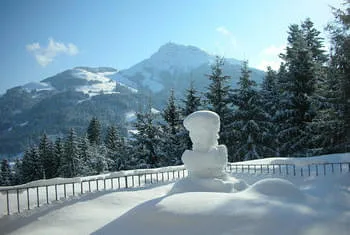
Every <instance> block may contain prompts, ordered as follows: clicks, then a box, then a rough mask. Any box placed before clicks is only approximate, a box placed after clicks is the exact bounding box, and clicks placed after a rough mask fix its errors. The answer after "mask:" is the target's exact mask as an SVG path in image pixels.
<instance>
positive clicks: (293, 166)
mask: <svg viewBox="0 0 350 235" xmlns="http://www.w3.org/2000/svg"><path fill="white" fill-rule="evenodd" d="M293 173H294V176H296V175H297V174H296V172H295V165H293Z"/></svg>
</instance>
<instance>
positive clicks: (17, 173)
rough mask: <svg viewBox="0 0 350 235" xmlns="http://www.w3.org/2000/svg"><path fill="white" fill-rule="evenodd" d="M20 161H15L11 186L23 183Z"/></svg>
mask: <svg viewBox="0 0 350 235" xmlns="http://www.w3.org/2000/svg"><path fill="white" fill-rule="evenodd" d="M22 171H23V170H22V160H20V159H16V161H15V166H14V169H13V172H14V174H13V181H12V184H13V185H18V184H22V183H23V175H22Z"/></svg>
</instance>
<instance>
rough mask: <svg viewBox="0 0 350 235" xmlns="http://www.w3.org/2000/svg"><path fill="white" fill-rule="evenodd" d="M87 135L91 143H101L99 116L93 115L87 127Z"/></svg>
mask: <svg viewBox="0 0 350 235" xmlns="http://www.w3.org/2000/svg"><path fill="white" fill-rule="evenodd" d="M87 135H88V138H89V141H90V143H91V144H95V145H98V144H100V143H101V124H100V121H99V120H98V119H97V117H93V118H92V119H91V121H90V123H89V127H88V129H87Z"/></svg>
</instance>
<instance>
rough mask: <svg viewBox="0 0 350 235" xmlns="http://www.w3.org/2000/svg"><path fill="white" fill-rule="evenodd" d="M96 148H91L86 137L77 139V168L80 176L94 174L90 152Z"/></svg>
mask: <svg viewBox="0 0 350 235" xmlns="http://www.w3.org/2000/svg"><path fill="white" fill-rule="evenodd" d="M93 148H96V146H91V144H90V141H89V139H88V137H87V135H85V136H83V137H82V138H79V143H78V149H79V168H80V172H81V174H82V175H90V174H93V173H94V169H93V157H92V155H93V154H92V151H93Z"/></svg>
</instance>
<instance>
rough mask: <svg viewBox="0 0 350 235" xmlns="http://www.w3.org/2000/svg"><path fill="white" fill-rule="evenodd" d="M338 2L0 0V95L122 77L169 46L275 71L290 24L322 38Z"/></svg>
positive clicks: (257, 0)
mask: <svg viewBox="0 0 350 235" xmlns="http://www.w3.org/2000/svg"><path fill="white" fill-rule="evenodd" d="M339 2H340V0H148V1H146V0H111V1H109V0H104V1H97V0H96V1H92V0H1V1H0V35H1V41H0V42H1V43H0V61H1V63H0V71H1V73H0V93H3V92H5V90H6V89H8V88H11V87H13V86H17V85H23V84H25V83H27V82H30V81H40V80H43V79H45V78H46V77H49V76H52V75H55V74H57V73H59V72H61V71H63V70H65V69H69V68H73V67H76V66H110V67H114V68H116V69H118V70H121V69H126V68H128V67H130V66H132V65H134V64H135V63H137V62H140V61H141V60H143V59H146V58H148V57H149V56H150V55H151V54H153V53H154V52H156V51H157V50H158V49H159V47H160V46H161V45H163V44H165V43H167V42H174V43H178V44H184V45H194V46H197V47H199V48H201V49H203V50H205V51H207V52H209V53H211V54H218V55H222V56H225V57H232V58H236V59H248V60H249V64H250V65H251V66H253V67H258V68H264V67H266V65H267V64H271V65H273V66H274V65H276V64H278V57H277V54H278V53H279V52H280V51H281V50H282V48H283V47H284V46H285V44H286V38H287V30H288V26H289V25H290V24H293V23H300V22H301V21H303V20H304V19H305V18H306V17H310V18H311V20H312V21H313V22H314V23H315V26H316V27H317V28H318V29H319V30H320V31H323V28H324V26H325V25H326V23H327V22H328V21H329V20H331V19H332V13H331V10H330V7H329V5H332V6H336V7H338V6H339V5H340V3H339ZM324 36H325V35H324Z"/></svg>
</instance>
